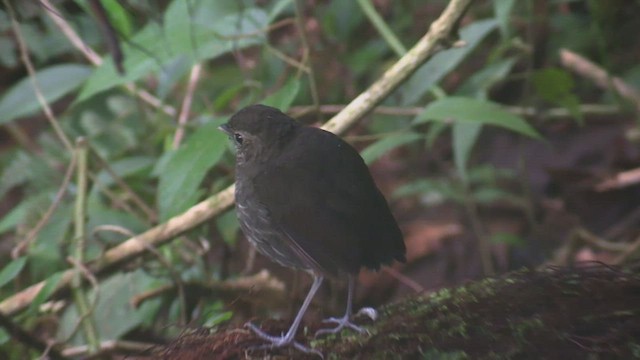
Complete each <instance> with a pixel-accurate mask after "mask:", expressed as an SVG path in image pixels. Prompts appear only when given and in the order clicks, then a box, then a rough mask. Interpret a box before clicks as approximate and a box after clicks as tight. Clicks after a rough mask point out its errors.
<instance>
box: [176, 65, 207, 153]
mask: <svg viewBox="0 0 640 360" xmlns="http://www.w3.org/2000/svg"><path fill="white" fill-rule="evenodd" d="M201 70H202V64H201V63H197V64H195V65H193V67H192V68H191V75H189V83H188V84H187V93H186V94H185V95H184V100H182V107H181V108H180V115H178V128H177V129H176V134H175V136H174V137H173V148H174V149H177V148H178V147H179V146H180V142H181V141H182V138H183V137H184V129H185V126H186V124H187V120H188V119H189V110H191V102H192V101H193V93H194V92H195V90H196V85H197V84H198V80H199V79H200V72H201Z"/></svg>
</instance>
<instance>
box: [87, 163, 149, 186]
mask: <svg viewBox="0 0 640 360" xmlns="http://www.w3.org/2000/svg"><path fill="white" fill-rule="evenodd" d="M154 161H155V159H154V158H153V157H150V156H132V157H128V158H124V159H121V160H117V161H114V162H112V163H110V164H109V166H110V167H111V170H112V171H113V172H114V173H115V174H116V175H117V176H119V177H120V178H121V179H124V178H126V177H127V176H130V175H134V174H137V173H139V172H141V171H143V170H146V169H149V168H151V167H152V166H153V163H154ZM97 182H98V183H99V184H100V185H101V186H103V187H106V186H111V185H112V184H113V183H114V182H115V180H114V179H113V176H111V174H110V173H109V172H108V171H107V170H102V171H100V173H98V178H97Z"/></svg>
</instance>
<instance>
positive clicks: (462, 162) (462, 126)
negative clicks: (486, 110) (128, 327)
mask: <svg viewBox="0 0 640 360" xmlns="http://www.w3.org/2000/svg"><path fill="white" fill-rule="evenodd" d="M481 129H482V124H478V123H461V122H457V123H455V124H453V156H454V161H455V164H456V168H457V169H458V173H459V174H460V177H461V178H462V180H463V181H465V182H467V180H468V179H467V160H468V159H469V154H471V149H472V148H473V145H475V143H476V141H477V140H478V135H480V130H481Z"/></svg>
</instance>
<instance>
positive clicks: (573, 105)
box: [532, 68, 583, 123]
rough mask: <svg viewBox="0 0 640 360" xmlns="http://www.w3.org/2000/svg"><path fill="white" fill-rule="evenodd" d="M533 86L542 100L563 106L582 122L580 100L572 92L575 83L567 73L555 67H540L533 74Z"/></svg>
mask: <svg viewBox="0 0 640 360" xmlns="http://www.w3.org/2000/svg"><path fill="white" fill-rule="evenodd" d="M532 80H533V87H534V88H535V89H536V93H537V94H538V96H540V97H541V98H542V99H543V100H545V101H548V102H550V103H552V104H556V105H560V106H563V107H565V108H566V109H567V110H569V112H570V113H571V115H573V117H574V118H576V120H578V121H579V122H580V123H582V120H583V118H582V113H581V112H580V109H579V105H580V101H579V100H578V97H577V96H576V95H575V94H574V93H573V89H574V87H575V83H574V82H573V78H572V77H571V75H570V74H569V73H567V72H566V71H564V70H561V69H556V68H547V69H542V70H539V71H537V72H535V73H534V74H533V77H532Z"/></svg>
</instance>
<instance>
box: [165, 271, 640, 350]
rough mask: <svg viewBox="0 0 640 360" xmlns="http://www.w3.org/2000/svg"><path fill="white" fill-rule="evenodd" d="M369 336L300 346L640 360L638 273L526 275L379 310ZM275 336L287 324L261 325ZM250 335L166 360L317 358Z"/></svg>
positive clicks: (230, 335) (205, 342)
mask: <svg viewBox="0 0 640 360" xmlns="http://www.w3.org/2000/svg"><path fill="white" fill-rule="evenodd" d="M379 315H380V317H379V319H377V320H376V321H375V322H373V321H371V320H367V319H357V320H360V321H359V322H360V323H361V324H364V325H366V327H367V329H368V330H369V333H368V334H355V333H353V332H350V331H349V330H345V331H343V332H342V333H340V334H338V335H335V336H330V337H326V338H321V339H314V338H313V334H314V333H315V331H316V330H317V329H318V328H319V326H320V324H307V326H306V327H303V329H302V330H301V331H300V333H299V334H298V338H297V340H298V341H299V342H301V343H304V344H309V345H310V346H311V347H313V348H314V349H318V350H319V351H321V352H322V353H323V354H324V355H325V359H557V358H565V359H586V358H590V359H611V358H615V359H632V358H640V267H639V266H632V267H627V268H624V269H622V268H612V267H608V266H605V265H602V264H589V265H583V266H579V267H574V268H547V269H544V270H520V271H516V272H512V273H509V274H506V275H503V276H501V277H495V278H487V279H484V280H481V281H477V282H470V283H468V284H466V285H464V286H460V287H458V288H453V289H443V290H440V291H438V292H435V293H432V294H429V295H416V296H412V297H408V298H406V299H403V300H401V301H399V302H397V303H393V304H390V305H387V306H385V307H383V308H381V309H379ZM261 325H262V327H263V328H264V329H265V330H267V331H269V332H270V333H274V334H277V333H280V332H283V331H286V329H287V327H288V325H289V324H288V322H287V321H275V320H273V321H265V322H264V323H262V324H261ZM260 344H261V341H260V340H259V339H257V338H256V337H255V336H253V334H252V333H251V332H249V331H247V330H244V329H241V328H240V329H227V330H225V331H218V332H213V331H209V330H207V329H201V330H200V331H195V332H193V333H190V334H186V335H184V336H182V337H180V338H178V339H176V340H175V341H173V342H172V343H170V344H168V345H167V346H166V347H163V348H158V349H156V351H155V354H154V357H160V358H163V359H245V358H273V359H280V358H285V359H286V358H295V359H301V358H318V357H317V356H315V355H305V354H303V353H300V352H299V351H296V350H295V349H289V348H287V349H271V350H251V348H252V347H255V346H257V345H260Z"/></svg>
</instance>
